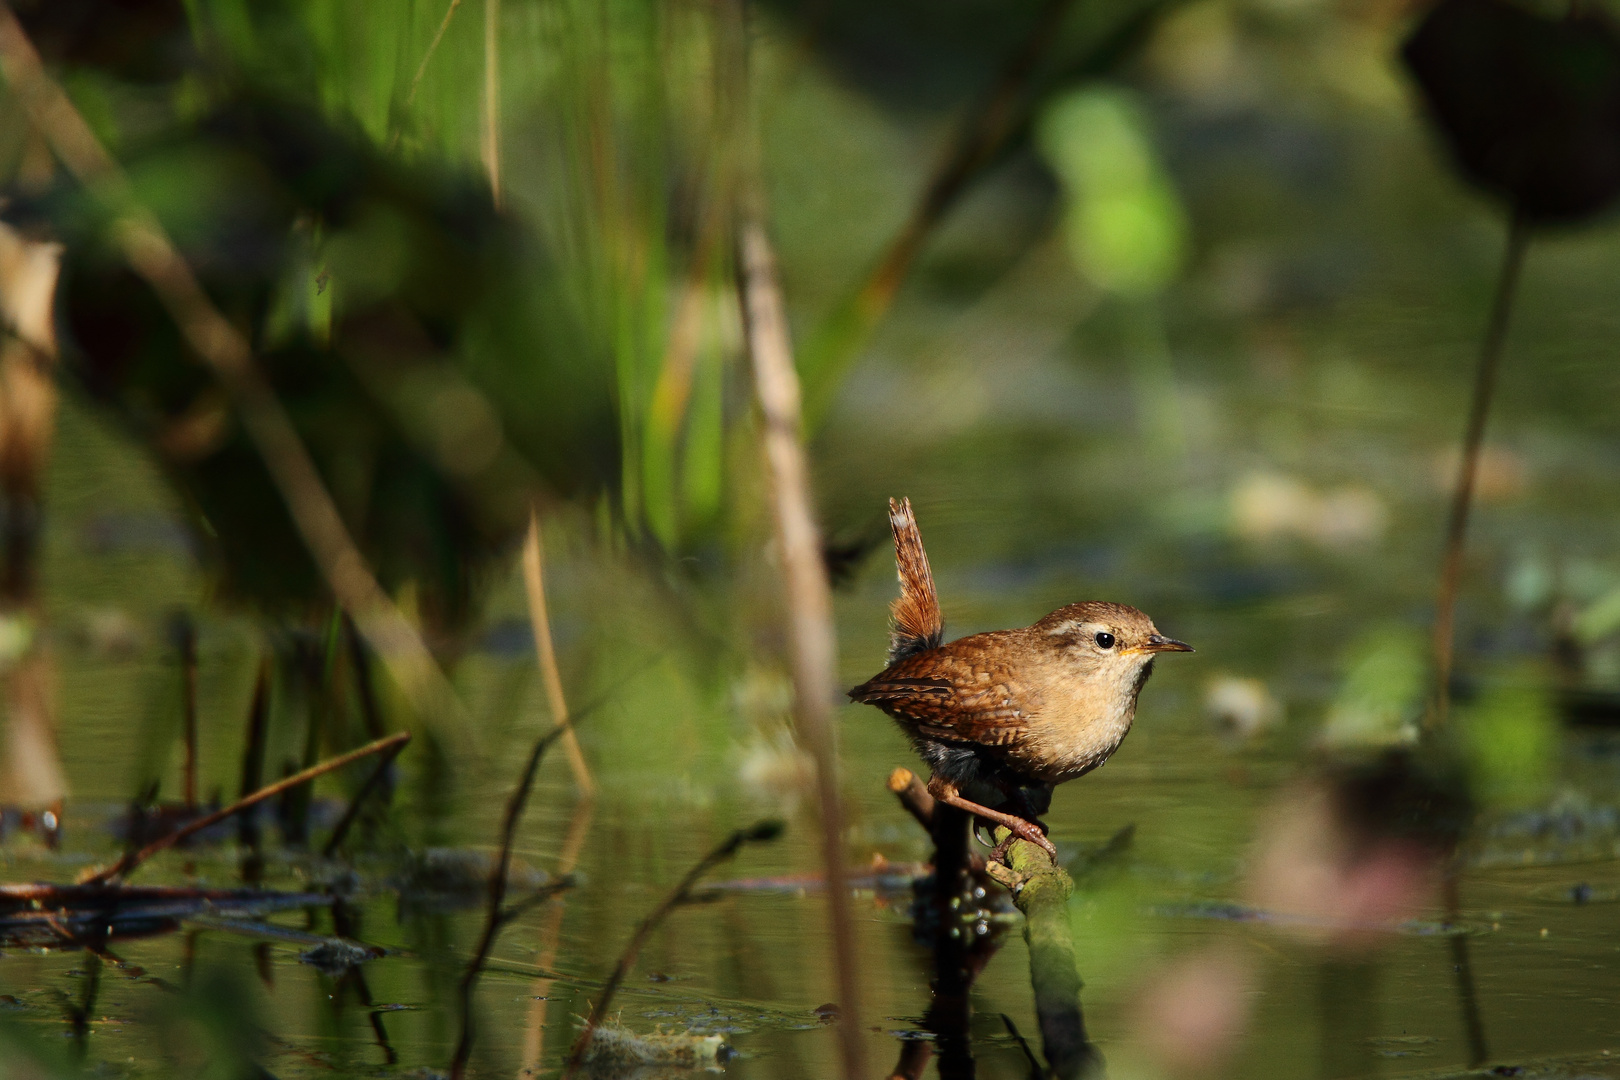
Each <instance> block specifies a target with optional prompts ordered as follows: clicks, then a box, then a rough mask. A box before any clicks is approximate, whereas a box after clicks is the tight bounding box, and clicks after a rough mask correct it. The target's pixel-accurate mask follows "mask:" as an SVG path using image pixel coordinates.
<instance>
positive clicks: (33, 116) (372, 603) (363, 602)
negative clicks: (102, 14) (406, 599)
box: [0, 0, 466, 731]
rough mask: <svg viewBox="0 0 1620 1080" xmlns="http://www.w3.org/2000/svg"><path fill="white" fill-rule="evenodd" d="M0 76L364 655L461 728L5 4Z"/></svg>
mask: <svg viewBox="0 0 1620 1080" xmlns="http://www.w3.org/2000/svg"><path fill="white" fill-rule="evenodd" d="M0 73H3V74H4V76H5V79H6V82H7V83H9V84H10V86H11V88H12V91H13V93H14V94H15V95H16V98H17V101H18V104H19V105H21V107H22V109H23V112H24V113H25V115H27V117H28V119H29V121H30V122H31V123H32V124H33V126H34V128H35V129H36V130H37V131H39V132H40V134H42V135H43V136H44V137H45V139H46V140H47V141H48V142H49V143H50V146H51V149H52V150H53V151H54V152H55V153H56V156H57V157H58V158H59V159H60V160H61V161H62V163H63V164H64V165H66V166H67V169H68V171H69V172H71V173H72V174H73V175H74V176H75V177H76V178H77V179H78V180H79V182H80V183H81V184H83V185H84V186H85V187H86V188H87V189H88V190H89V191H90V193H91V194H92V195H93V196H95V197H96V198H97V199H98V201H100V202H102V203H104V204H105V205H106V206H107V207H108V208H110V209H111V210H112V211H113V212H114V213H115V215H116V217H115V220H114V222H113V224H112V225H111V226H110V228H109V233H110V235H111V238H112V239H113V240H114V242H115V243H116V244H117V246H118V247H119V248H121V249H122V251H123V254H124V257H125V259H126V260H127V261H128V263H129V265H130V267H131V269H133V270H134V271H135V273H136V274H137V275H138V276H139V277H140V278H141V279H142V280H144V281H145V282H146V283H147V284H148V285H149V286H150V287H151V288H152V291H153V292H154V293H155V294H156V295H157V297H158V299H159V301H160V302H161V303H162V304H163V306H164V307H165V308H166V309H167V310H168V312H169V315H170V317H171V318H173V319H174V321H175V324H176V326H177V327H178V328H179V330H180V332H181V334H182V336H183V337H184V338H185V340H186V343H187V344H188V345H189V346H190V347H191V349H192V351H193V352H195V353H196V354H197V356H198V358H199V359H201V360H202V362H203V364H204V365H205V366H206V367H208V368H209V369H210V370H211V371H212V372H213V373H214V376H215V377H216V378H217V379H218V380H219V382H220V385H221V386H223V387H224V388H225V390H226V392H227V393H228V394H229V395H230V397H231V400H232V403H233V404H234V405H235V406H236V409H237V412H238V413H239V415H240V416H241V419H242V425H243V427H244V429H245V430H246V431H247V433H248V435H249V437H250V438H251V439H252V440H253V442H254V445H255V446H256V448H257V449H258V451H259V455H260V457H261V458H262V459H263V460H264V464H265V468H266V469H267V470H268V471H269V473H270V478H271V480H272V482H274V484H275V486H276V489H277V491H278V492H279V493H280V494H281V497H282V499H283V500H284V501H285V502H286V505H287V510H288V512H289V514H290V515H291V517H292V521H293V524H294V526H295V527H296V528H297V530H298V533H299V535H300V537H301V538H302V539H303V541H304V544H305V545H306V547H308V549H309V552H310V555H311V556H312V557H313V558H314V561H315V564H316V566H317V567H318V568H319V569H320V571H321V573H322V576H323V577H324V578H325V579H326V582H327V585H328V587H329V588H331V590H332V593H333V595H334V596H336V597H337V600H338V602H339V603H340V604H341V605H342V606H343V607H344V608H345V609H346V610H347V611H348V612H349V613H350V614H351V615H352V616H353V617H354V620H355V624H356V625H357V626H358V627H359V628H360V632H361V633H362V634H364V635H365V637H366V640H367V643H368V644H370V645H371V647H372V651H373V652H375V653H376V654H377V655H378V656H379V657H380V658H381V659H382V661H383V663H385V664H387V665H388V667H389V670H390V673H391V674H392V675H393V676H394V678H395V680H396V681H397V682H398V683H399V684H400V687H401V689H402V690H404V692H405V693H406V695H407V696H408V697H409V699H410V700H411V703H412V705H413V706H414V708H415V709H416V711H417V714H418V716H419V717H420V718H421V719H422V720H423V721H424V722H429V723H431V722H433V721H434V720H436V719H437V720H439V721H440V722H441V724H442V726H443V728H444V729H445V730H447V731H460V730H463V729H464V728H465V726H466V725H464V724H463V723H460V722H459V721H461V720H463V719H464V717H465V710H464V709H463V708H462V707H461V704H460V702H459V700H458V699H457V697H456V695H455V691H454V690H453V689H452V688H451V686H450V683H449V681H448V680H447V679H446V678H445V677H444V673H443V672H441V671H440V670H439V667H438V664H437V663H436V662H435V660H434V659H433V655H432V654H431V653H430V652H429V651H428V648H427V646H426V644H424V642H423V641H422V638H421V635H420V634H419V633H418V632H417V630H416V628H415V627H413V626H412V625H411V624H410V622H409V621H408V620H407V619H406V618H405V617H404V615H402V614H401V613H400V611H399V609H398V608H396V607H395V606H394V603H393V601H392V600H390V599H389V597H388V594H387V593H385V592H383V590H382V587H381V586H380V585H378V584H377V579H376V578H375V577H374V576H373V575H372V573H371V570H370V568H369V567H368V566H367V565H366V561H365V557H364V556H363V555H362V554H361V552H360V549H359V548H358V547H357V546H356V545H355V542H354V539H353V537H351V536H350V535H349V529H348V526H347V525H345V524H344V522H343V517H342V515H341V514H339V513H338V509H337V505H336V503H334V502H333V501H332V496H331V493H330V492H328V491H327V489H326V485H325V483H324V481H322V479H321V476H320V472H319V470H317V469H316V467H315V462H314V460H313V459H312V458H311V457H310V455H309V451H308V449H307V448H306V447H305V446H304V443H303V440H302V439H301V438H300V437H299V435H298V431H297V429H296V428H295V427H294V426H293V422H292V418H291V417H290V416H289V415H288V414H287V410H286V408H285V407H284V406H283V405H282V403H281V401H280V400H279V399H278V398H277V397H276V395H275V392H274V390H273V389H272V388H271V386H270V384H269V382H268V381H267V380H266V379H265V377H264V374H263V372H261V371H260V370H259V368H258V366H257V365H256V364H255V363H254V360H253V351H252V347H251V346H250V345H249V343H248V341H247V339H246V338H245V337H244V336H243V335H242V333H241V331H240V330H238V329H237V328H236V326H235V324H233V323H232V322H231V321H230V320H228V319H227V318H225V316H224V315H223V314H222V313H221V312H220V311H219V309H218V308H217V307H215V305H214V303H213V301H212V300H211V299H209V297H208V294H207V293H206V292H205V291H204V290H203V287H202V284H201V283H200V282H199V281H198V280H197V277H196V275H195V274H194V273H193V272H192V269H191V267H190V265H189V264H187V262H186V261H185V259H184V258H183V257H182V256H181V255H180V253H179V251H177V250H176V249H175V247H174V244H173V243H172V242H171V241H170V239H169V237H168V235H167V233H165V232H164V230H163V227H162V225H161V224H159V222H158V220H157V218H156V217H155V216H154V215H153V214H152V213H151V211H149V210H148V209H146V208H145V207H143V206H142V205H141V204H140V203H139V201H138V200H137V199H136V197H135V192H134V189H133V188H132V187H131V185H130V182H129V178H128V177H127V176H126V175H125V174H124V172H123V170H122V169H121V168H119V166H118V163H117V162H115V161H114V160H113V159H112V157H111V156H110V155H109V154H108V153H107V151H106V149H105V148H103V147H102V145H101V143H100V142H99V141H98V140H97V139H96V137H95V134H94V133H93V132H92V131H91V129H90V126H89V125H88V124H87V123H86V122H85V120H84V117H83V116H82V115H80V113H79V111H78V109H77V108H75V107H74V105H73V103H72V101H70V100H69V99H68V97H67V95H66V94H65V93H63V92H62V88H61V87H60V86H58V85H57V84H56V82H55V81H54V80H53V79H51V77H50V76H49V75H48V74H47V73H46V71H45V67H44V64H43V62H42V61H41V60H40V57H39V53H38V51H37V50H36V49H35V48H34V44H33V42H32V41H30V40H29V38H28V35H27V33H26V32H25V31H24V30H23V28H22V25H21V24H20V23H19V22H18V21H17V18H16V16H15V15H14V14H13V13H12V11H11V7H10V6H9V5H8V4H6V3H4V0H0Z"/></svg>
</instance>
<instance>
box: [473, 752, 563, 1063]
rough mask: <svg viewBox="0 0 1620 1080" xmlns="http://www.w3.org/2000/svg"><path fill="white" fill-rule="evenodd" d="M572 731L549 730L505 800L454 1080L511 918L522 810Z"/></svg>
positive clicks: (559, 884)
mask: <svg viewBox="0 0 1620 1080" xmlns="http://www.w3.org/2000/svg"><path fill="white" fill-rule="evenodd" d="M570 730H571V729H570V728H569V726H568V725H567V724H562V723H559V724H555V725H553V726H552V728H551V730H550V731H548V732H546V733H545V734H544V735H542V736H540V738H539V739H537V740H535V744H534V749H532V750H530V751H529V761H528V764H527V765H525V766H524V769H523V776H522V777H521V778H520V779H519V780H518V786H517V787H516V789H514V790H513V792H512V795H511V797H510V798H509V799H507V801H506V814H505V816H504V817H503V818H502V820H501V849H500V855H499V856H498V857H497V858H496V860H495V869H494V870H493V871H491V872H490V875H489V898H488V901H487V902H486V904H485V911H484V932H483V934H482V935H481V936H480V937H479V939H478V947H477V949H475V950H474V951H473V958H472V960H471V961H469V962H468V964H467V971H466V973H465V974H464V975H462V977H461V1037H460V1038H459V1039H458V1040H457V1041H456V1052H455V1056H454V1057H453V1058H452V1059H451V1061H450V1077H451V1080H462V1077H464V1076H465V1075H466V1074H467V1062H468V1061H469V1060H470V1059H471V1058H472V1048H473V1015H472V1013H473V1008H472V1007H473V991H474V990H475V989H476V988H477V986H478V976H479V975H481V974H482V973H483V970H484V962H485V961H486V960H488V959H489V952H490V950H491V949H492V948H494V947H495V938H496V936H497V935H498V934H499V933H500V932H501V927H502V926H504V925H505V924H506V922H507V921H508V920H509V919H510V918H511V913H510V912H508V911H507V910H506V878H507V875H508V873H509V872H510V871H511V867H512V841H513V840H514V839H515V838H516V836H517V827H518V822H519V821H521V820H522V819H523V810H524V808H525V807H526V806H528V803H529V792H530V791H532V790H533V789H534V774H535V773H536V771H538V770H539V768H540V759H541V758H543V757H545V755H546V750H547V748H549V747H550V746H551V744H552V743H554V742H556V741H557V740H558V739H559V738H561V737H563V736H564V735H566V734H568V732H569V731H570ZM568 884H570V882H569V880H568V879H567V878H558V879H557V880H555V881H553V882H551V883H549V884H548V885H547V886H546V887H545V888H544V889H542V890H541V892H540V894H537V895H549V894H550V893H552V892H556V891H557V890H559V889H562V888H566V887H567V886H568Z"/></svg>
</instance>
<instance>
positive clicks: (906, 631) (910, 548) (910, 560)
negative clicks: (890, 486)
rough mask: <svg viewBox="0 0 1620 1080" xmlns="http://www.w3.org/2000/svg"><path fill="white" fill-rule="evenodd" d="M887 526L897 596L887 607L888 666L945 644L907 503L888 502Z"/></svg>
mask: <svg viewBox="0 0 1620 1080" xmlns="http://www.w3.org/2000/svg"><path fill="white" fill-rule="evenodd" d="M889 527H890V528H891V529H893V530H894V563H895V567H896V568H897V569H898V570H899V573H900V595H899V596H898V597H896V598H895V601H894V603H892V604H890V605H889V614H890V616H891V618H892V620H893V625H892V626H891V627H890V628H889V663H891V664H893V663H895V662H896V661H898V660H904V659H905V658H906V657H908V656H915V655H917V654H918V653H921V652H927V651H928V650H929V649H937V648H939V647H940V645H941V644H943V643H944V641H945V619H944V617H943V616H941V615H940V613H939V597H938V596H937V595H936V594H935V593H934V575H933V572H932V571H930V570H929V569H928V553H927V552H926V551H924V550H923V543H922V534H921V533H919V532H918V531H917V519H916V518H915V517H913V516H912V513H911V500H910V499H901V500H900V501H898V502H896V501H895V500H894V499H890V500H889Z"/></svg>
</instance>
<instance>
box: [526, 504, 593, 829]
mask: <svg viewBox="0 0 1620 1080" xmlns="http://www.w3.org/2000/svg"><path fill="white" fill-rule="evenodd" d="M544 573H545V550H544V547H543V545H542V543H541V539H540V514H539V511H537V510H535V509H534V508H533V507H531V508H530V509H529V532H528V535H527V536H525V537H524V538H523V588H524V592H525V593H527V594H528V598H529V629H530V631H531V632H532V633H533V635H534V653H535V659H536V661H537V662H538V663H539V665H540V675H541V677H542V678H543V679H544V680H545V684H546V701H547V703H548V704H549V705H550V706H551V720H552V722H553V723H555V724H557V725H558V726H559V727H561V728H563V729H564V730H563V734H562V744H563V751H564V753H566V754H567V755H568V768H569V770H570V771H572V772H573V774H574V783H576V784H578V785H579V790H580V793H581V794H582V795H584V796H585V798H587V799H590V798H593V797H594V796H595V795H596V781H595V779H593V778H592V776H591V768H590V766H589V765H587V764H586V763H585V753H584V751H583V750H581V749H580V746H579V736H578V735H577V734H575V732H574V725H573V723H572V722H571V721H570V720H569V719H568V698H567V697H566V696H565V695H564V694H563V684H562V675H561V673H559V672H558V670H557V651H556V648H555V647H554V644H553V642H552V638H551V616H550V614H549V613H548V611H547V608H546V585H545V576H544Z"/></svg>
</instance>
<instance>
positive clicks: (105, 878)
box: [79, 731, 411, 885]
mask: <svg viewBox="0 0 1620 1080" xmlns="http://www.w3.org/2000/svg"><path fill="white" fill-rule="evenodd" d="M410 741H411V733H410V732H408V731H402V732H400V733H399V734H398V735H390V736H389V737H388V738H386V739H378V740H377V741H376V742H370V743H367V744H366V745H364V746H362V747H360V748H359V749H358V750H350V751H349V752H348V753H347V754H340V755H339V756H337V757H335V758H332V759H330V760H328V761H323V762H321V763H320V764H319V765H313V766H311V767H309V768H307V769H304V770H303V771H302V772H296V773H293V774H292V775H291V776H289V777H286V778H285V779H282V780H277V781H276V782H275V783H273V784H269V785H267V786H265V787H262V788H260V789H259V790H258V791H255V792H254V793H253V794H252V795H249V796H247V797H246V798H243V799H238V800H236V801H235V802H233V803H231V805H229V806H227V807H225V808H224V809H221V810H216V811H214V812H213V813H212V814H209V815H207V816H206V817H200V818H198V819H197V820H196V821H193V822H191V823H189V824H187V825H184V826H182V827H181V828H178V829H176V830H174V831H173V832H171V833H169V834H167V835H166V836H160V837H158V838H157V839H156V840H154V841H152V842H151V843H150V844H147V845H146V846H145V847H143V848H141V849H140V850H139V851H134V852H130V853H128V854H126V855H124V857H123V858H121V859H119V860H118V861H117V862H116V863H114V864H113V865H112V866H110V867H106V868H103V869H99V870H97V869H92V870H91V871H90V872H89V873H87V874H85V875H83V876H81V877H80V878H79V883H80V884H81V885H101V884H105V883H107V882H109V881H112V880H113V879H115V878H119V877H123V876H125V875H127V874H128V873H129V872H130V871H131V870H134V869H135V868H136V867H137V866H139V865H140V864H141V863H143V862H145V861H146V860H147V859H150V858H151V857H152V856H153V855H156V854H157V853H158V852H160V851H163V850H165V849H167V848H171V847H173V846H174V845H175V844H178V843H179V842H180V841H182V840H184V839H186V837H188V836H193V835H195V834H197V833H199V832H202V831H203V830H204V829H207V828H210V827H212V826H214V825H218V824H219V823H220V822H222V821H224V820H226V819H227V818H229V817H231V816H232V815H234V814H240V813H241V812H242V811H243V810H246V809H247V808H248V807H250V806H257V805H258V804H259V803H262V802H264V801H265V800H266V799H273V798H275V797H276V796H277V795H280V794H281V793H282V792H284V791H287V790H289V789H290V788H295V787H297V786H298V785H299V784H307V783H308V782H309V781H311V780H314V779H315V778H316V777H320V776H325V775H326V774H327V773H329V772H333V771H334V770H337V769H341V768H343V766H345V765H351V764H353V763H354V762H356V761H359V760H360V759H361V758H366V757H370V756H371V755H372V754H380V753H383V752H385V751H389V750H396V749H397V748H399V747H402V746H404V745H405V744H406V743H408V742H410Z"/></svg>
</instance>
